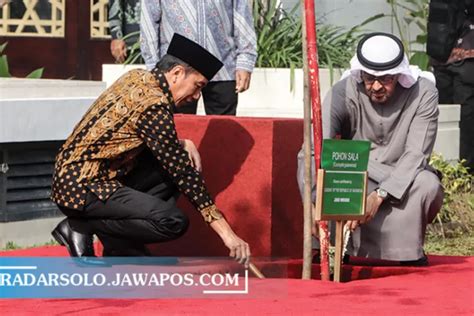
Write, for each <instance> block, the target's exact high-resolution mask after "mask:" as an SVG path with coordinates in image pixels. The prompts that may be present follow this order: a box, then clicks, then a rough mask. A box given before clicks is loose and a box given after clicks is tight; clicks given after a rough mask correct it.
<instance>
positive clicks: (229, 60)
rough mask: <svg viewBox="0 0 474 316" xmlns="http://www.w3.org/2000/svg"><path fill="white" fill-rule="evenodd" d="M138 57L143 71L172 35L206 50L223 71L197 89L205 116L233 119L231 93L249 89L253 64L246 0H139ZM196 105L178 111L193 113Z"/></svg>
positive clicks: (254, 49)
mask: <svg viewBox="0 0 474 316" xmlns="http://www.w3.org/2000/svg"><path fill="white" fill-rule="evenodd" d="M140 19H141V23H140V36H141V52H142V56H143V59H144V60H145V64H146V66H147V69H153V68H154V67H155V65H156V63H157V62H158V60H159V59H160V58H161V57H162V56H163V55H164V54H165V53H166V50H167V48H168V46H169V43H170V40H171V38H172V36H173V34H174V33H178V34H181V35H183V36H185V37H187V38H189V39H191V40H193V41H195V42H197V43H199V44H200V45H201V46H203V47H204V48H206V49H207V50H209V52H211V53H212V54H213V55H215V56H216V57H217V58H219V59H220V60H222V62H223V63H224V67H223V68H222V69H221V70H220V71H219V72H218V73H217V75H216V76H215V77H214V79H213V80H212V81H211V82H209V84H208V85H207V86H206V87H205V88H204V89H203V90H202V95H203V99H204V107H205V111H206V114H221V115H236V112H237V102H238V97H237V93H240V92H244V91H245V90H247V89H248V88H249V84H250V77H251V73H252V71H253V68H254V65H255V61H256V59H257V44H256V35H255V29H254V24H253V17H252V14H251V9H250V5H249V2H248V0H233V1H221V0H207V1H204V0H192V1H190V0H183V1H172V0H144V1H143V2H142V7H141V17H140ZM196 110H197V101H196V102H192V103H189V104H187V105H185V106H183V107H181V108H180V109H179V112H180V113H188V114H195V113H196Z"/></svg>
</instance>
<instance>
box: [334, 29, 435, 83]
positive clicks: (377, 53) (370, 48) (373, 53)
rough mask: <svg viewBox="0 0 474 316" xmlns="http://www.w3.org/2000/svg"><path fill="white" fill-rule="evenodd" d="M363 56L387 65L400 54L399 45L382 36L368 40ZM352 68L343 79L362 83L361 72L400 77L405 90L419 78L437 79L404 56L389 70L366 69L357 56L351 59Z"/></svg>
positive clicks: (362, 51) (364, 45) (362, 48)
mask: <svg viewBox="0 0 474 316" xmlns="http://www.w3.org/2000/svg"><path fill="white" fill-rule="evenodd" d="M361 53H362V54H363V56H364V57H365V58H366V59H368V60H370V61H371V62H375V63H386V62H390V61H392V60H394V59H395V58H396V57H397V56H398V55H399V54H400V48H399V46H398V44H397V43H396V42H395V41H394V40H393V39H392V38H390V37H388V36H384V35H382V34H379V35H375V36H372V37H370V38H368V39H367V40H366V41H365V42H364V44H363V45H362V47H361ZM350 64H351V68H350V69H349V70H347V71H346V72H344V74H343V75H342V77H341V79H344V78H345V77H348V76H349V75H351V76H353V77H354V78H355V79H356V81H357V82H359V83H360V82H362V77H361V71H364V72H366V73H368V74H371V75H373V76H377V77H380V76H385V75H399V77H398V82H399V83H400V85H401V86H402V87H404V88H410V87H411V86H413V85H414V84H415V83H416V82H417V80H418V78H419V77H425V78H427V79H428V80H430V81H432V82H433V83H434V82H435V77H434V75H433V74H432V73H431V72H427V71H422V70H421V69H420V68H419V67H418V66H413V65H412V66H410V63H409V62H408V57H407V55H406V54H403V60H402V61H401V63H400V64H398V65H397V66H395V67H393V68H390V69H387V70H374V69H370V68H367V67H365V66H364V65H362V64H361V62H360V61H359V59H358V57H357V54H356V55H355V56H354V57H352V59H351V62H350Z"/></svg>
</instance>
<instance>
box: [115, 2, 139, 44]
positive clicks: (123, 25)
mask: <svg viewBox="0 0 474 316" xmlns="http://www.w3.org/2000/svg"><path fill="white" fill-rule="evenodd" d="M108 11H109V12H108V20H109V29H110V36H111V37H112V39H123V38H124V37H126V38H125V43H126V44H127V47H131V46H132V45H133V44H135V43H137V41H138V38H139V35H140V34H139V32H140V0H109V3H108ZM132 33H133V35H130V36H127V35H129V34H132Z"/></svg>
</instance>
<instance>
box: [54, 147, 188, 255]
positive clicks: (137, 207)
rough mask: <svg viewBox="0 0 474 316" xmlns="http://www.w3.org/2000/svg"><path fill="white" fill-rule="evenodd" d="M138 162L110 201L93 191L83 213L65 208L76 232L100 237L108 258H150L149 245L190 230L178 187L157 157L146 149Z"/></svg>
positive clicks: (88, 197)
mask: <svg viewBox="0 0 474 316" xmlns="http://www.w3.org/2000/svg"><path fill="white" fill-rule="evenodd" d="M137 159H138V161H137V167H136V168H135V169H134V170H132V171H131V172H130V173H129V174H128V175H127V176H126V177H124V178H123V179H121V182H122V183H123V184H124V185H125V186H124V187H123V188H120V189H118V190H117V191H116V192H115V193H114V194H113V195H112V196H111V197H110V198H109V199H108V200H107V201H105V202H104V201H101V200H99V199H98V198H97V197H96V196H95V195H94V194H93V193H91V192H89V193H88V195H87V201H86V206H85V208H84V209H83V210H82V211H77V210H71V209H67V208H61V211H62V212H63V213H64V214H65V215H67V216H68V218H69V223H70V225H71V227H72V229H73V230H76V231H78V232H81V233H85V234H95V235H97V236H98V237H99V239H100V240H101V242H102V244H103V245H104V255H109V256H129V255H132V256H140V255H147V254H148V253H147V250H146V248H145V244H147V243H155V242H163V241H169V240H173V239H176V238H178V237H180V236H182V235H183V234H184V233H185V232H186V230H187V228H188V224H189V221H188V218H187V216H186V215H185V214H184V213H183V212H182V211H181V210H180V209H178V208H177V206H176V200H177V198H178V195H179V194H178V191H177V188H176V187H175V186H174V184H173V183H172V182H171V181H170V180H169V179H168V178H167V177H166V176H165V175H164V172H163V170H162V169H161V167H160V165H159V164H158V162H157V160H156V158H155V157H153V155H152V154H151V152H150V151H148V150H145V151H144V152H143V153H142V154H140V155H139V157H138V158H137Z"/></svg>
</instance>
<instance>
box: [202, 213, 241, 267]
mask: <svg viewBox="0 0 474 316" xmlns="http://www.w3.org/2000/svg"><path fill="white" fill-rule="evenodd" d="M210 226H211V228H212V229H214V231H215V232H216V233H217V234H218V235H219V236H220V237H221V239H222V241H223V242H224V244H225V245H226V247H227V248H229V250H230V253H229V256H231V257H232V258H234V259H235V260H236V261H238V262H239V263H243V264H244V265H245V267H246V268H248V266H249V263H250V247H249V244H248V243H246V242H245V241H243V240H242V239H240V237H239V236H237V235H236V234H235V233H234V231H233V230H232V228H230V226H229V223H227V221H226V220H225V218H221V219H218V220H216V221H213V222H212V223H211V224H210Z"/></svg>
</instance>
